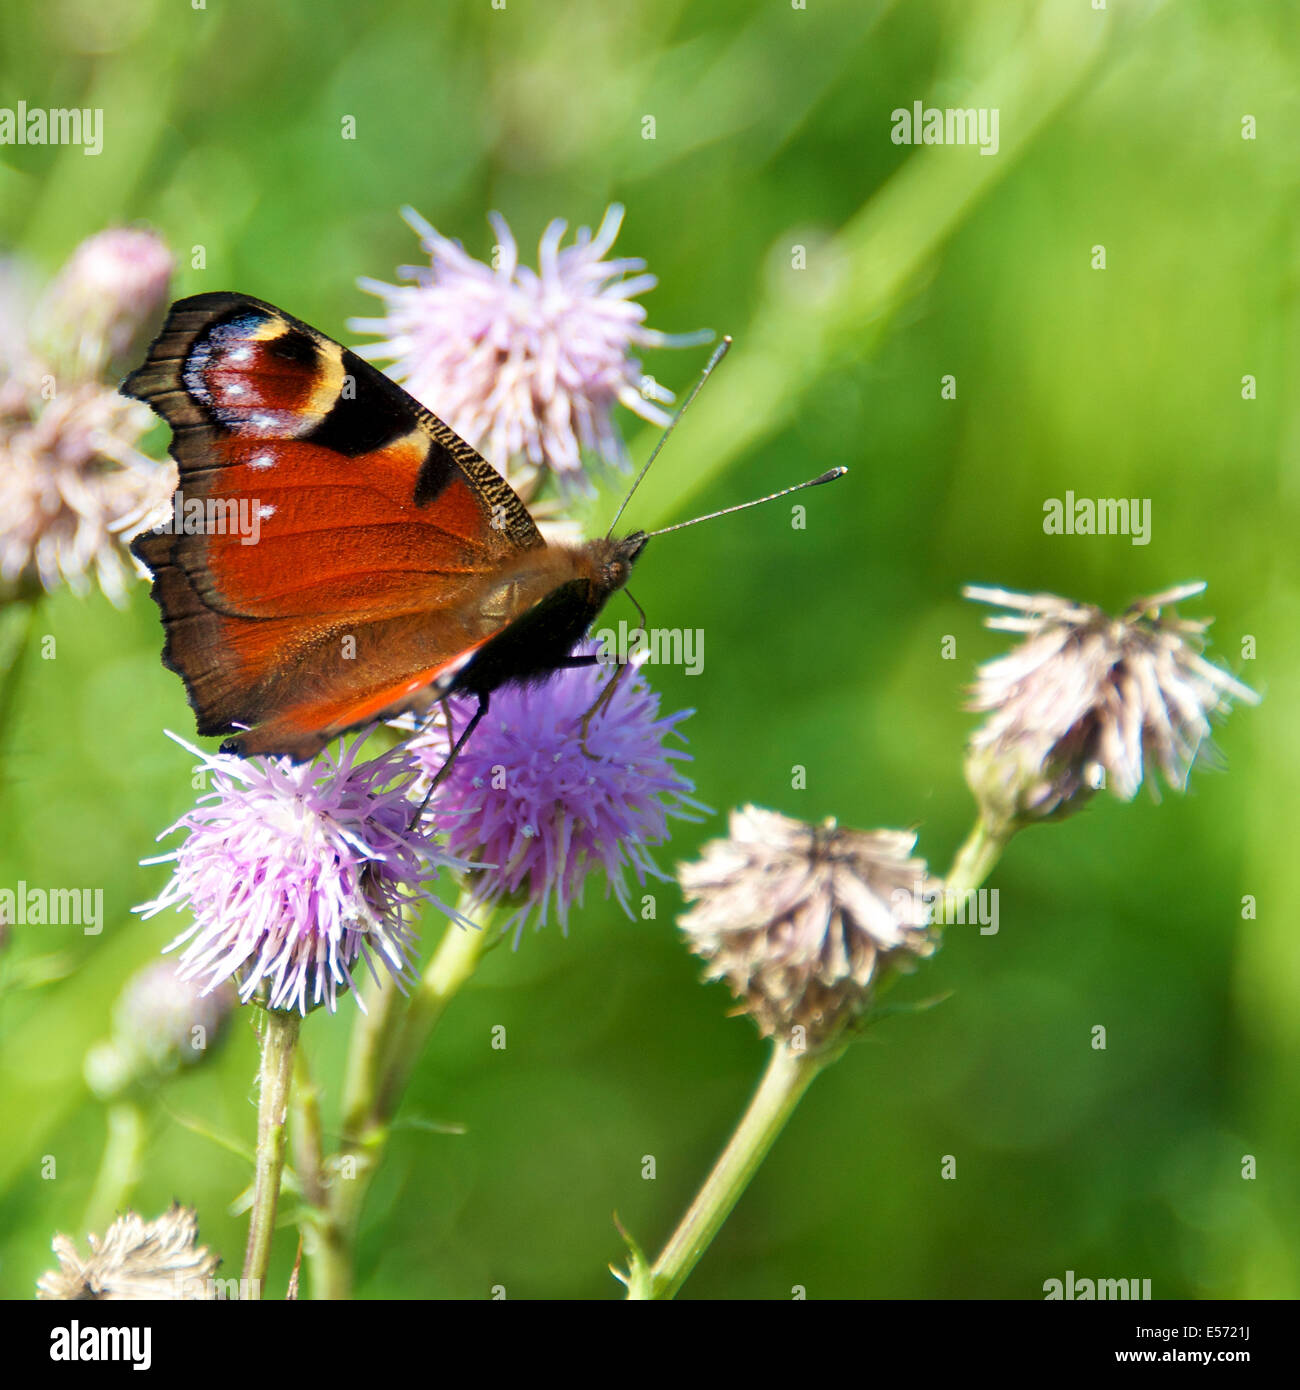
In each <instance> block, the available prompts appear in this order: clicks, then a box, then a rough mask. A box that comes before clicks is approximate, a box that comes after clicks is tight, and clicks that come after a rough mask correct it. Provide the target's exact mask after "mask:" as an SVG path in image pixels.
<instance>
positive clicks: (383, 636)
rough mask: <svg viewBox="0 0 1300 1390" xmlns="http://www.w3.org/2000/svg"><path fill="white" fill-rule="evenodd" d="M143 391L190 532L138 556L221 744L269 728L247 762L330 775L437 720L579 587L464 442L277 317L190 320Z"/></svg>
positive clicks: (164, 350) (212, 305)
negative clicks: (518, 624)
mask: <svg viewBox="0 0 1300 1390" xmlns="http://www.w3.org/2000/svg"><path fill="white" fill-rule="evenodd" d="M123 390H124V391H126V392H127V393H128V394H130V395H133V396H136V397H138V398H139V399H141V400H144V401H147V402H148V403H149V404H150V405H152V406H153V407H154V409H155V410H157V411H158V413H159V414H160V415H162V416H163V418H164V419H165V420H166V421H167V423H168V424H169V425H171V427H172V431H173V440H172V446H171V449H172V455H173V457H174V458H175V459H176V462H177V465H178V467H179V471H180V481H179V486H178V491H177V502H176V506H175V507H174V508H173V517H172V526H171V529H170V530H165V531H162V532H151V533H146V534H145V535H143V536H141V537H140V538H138V539H137V541H136V542H135V545H134V548H135V550H136V553H137V554H138V555H139V556H140V558H141V559H142V560H143V561H144V562H145V563H146V564H147V565H148V566H149V567H150V569H151V570H152V571H153V574H154V590H153V593H154V597H155V599H156V600H157V602H158V604H159V606H160V608H161V609H162V613H163V621H164V626H165V628H166V632H167V640H166V646H165V648H164V654H163V655H164V661H165V662H166V663H167V665H168V666H170V667H171V668H172V669H174V670H176V671H177V672H178V673H179V674H180V675H181V676H182V677H183V678H184V680H185V683H186V687H187V690H188V692H189V695H190V701H191V704H192V705H193V706H194V709H195V712H196V715H197V717H198V724H199V732H200V733H203V734H230V733H234V732H236V731H237V730H242V729H252V732H251V733H247V734H243V735H241V736H240V737H239V738H237V739H235V740H233V741H232V742H233V745H234V747H235V749H236V751H240V752H253V751H267V752H285V753H289V754H290V755H292V756H295V757H305V756H309V755H310V754H311V753H314V752H315V751H316V750H317V749H319V748H320V747H321V746H322V745H323V744H324V742H325V741H326V740H327V739H328V738H329V737H331V736H332V735H333V734H334V733H337V732H339V731H341V730H342V729H345V728H348V727H352V726H353V725H355V724H358V723H362V722H365V721H366V720H368V719H372V718H375V717H377V716H378V715H379V714H382V713H388V712H390V711H395V710H397V709H401V708H406V707H410V706H411V705H413V704H417V703H419V702H420V698H421V693H422V692H424V694H425V695H426V696H427V691H428V687H429V685H430V683H431V682H432V681H433V680H434V679H435V678H436V677H437V676H438V674H439V673H440V672H443V671H447V670H449V669H454V668H457V667H458V666H460V665H463V664H464V662H465V660H466V658H467V656H468V655H469V654H471V653H472V652H473V651H474V650H476V649H477V648H478V647H480V646H481V645H482V644H484V643H485V642H487V641H488V640H489V639H490V638H491V637H493V636H494V635H496V634H499V633H500V632H501V631H502V629H503V627H505V626H506V625H507V624H508V622H509V621H510V619H511V617H512V616H513V614H514V613H515V612H518V611H520V609H521V608H526V607H528V606H529V605H531V604H532V603H534V602H536V601H538V600H539V599H540V598H542V597H543V596H544V595H545V594H546V593H547V592H549V590H550V589H551V588H552V587H553V586H554V585H555V584H556V583H557V582H563V581H564V580H565V579H567V578H570V577H571V570H570V569H568V568H566V566H565V564H564V563H563V558H564V552H555V551H551V550H548V549H547V548H546V547H545V545H544V542H543V541H542V537H541V535H540V534H539V533H538V531H537V528H536V526H535V525H534V524H533V521H532V518H531V517H530V516H529V515H528V511H527V509H526V508H525V507H524V506H523V504H522V503H521V502H520V501H519V499H518V497H517V496H516V495H515V493H514V492H513V490H512V489H511V488H510V487H509V485H508V484H507V483H506V482H505V480H504V479H503V478H502V477H501V476H500V474H498V473H497V472H496V471H495V469H493V468H492V467H491V465H490V464H488V463H487V462H486V461H485V460H484V459H483V458H482V457H481V456H480V455H479V454H478V453H476V452H475V451H474V450H473V449H472V448H471V447H470V446H469V445H468V444H466V443H465V441H464V440H462V439H460V438H459V436H458V435H456V434H455V432H454V431H452V430H451V429H450V428H449V427H448V426H447V425H445V424H444V423H443V422H442V421H440V420H438V419H437V418H436V417H435V416H433V415H431V414H430V413H429V412H428V411H427V410H425V409H424V408H423V407H422V406H420V405H419V404H418V403H417V402H416V401H415V400H413V399H412V398H411V397H410V396H409V395H408V394H407V393H406V392H405V391H403V390H402V389H401V388H400V387H399V386H397V385H396V384H395V383H394V382H392V381H391V380H389V378H387V377H385V376H384V375H383V374H382V373H381V372H379V371H378V370H376V369H375V368H374V367H372V366H370V365H369V364H368V363H366V362H364V361H362V359H361V358H359V357H357V356H356V355H355V354H353V353H351V352H349V351H347V350H346V349H345V348H343V347H341V346H339V344H337V343H335V342H333V341H332V340H331V339H329V338H327V337H325V336H324V335H323V334H321V333H319V332H317V331H316V330H315V329H313V328H310V327H309V326H308V325H306V324H304V323H301V322H300V321H299V320H297V319H295V318H292V317H291V316H289V315H288V314H285V313H284V312H283V311H281V310H279V309H276V308H275V307H274V306H272V305H270V304H265V303H263V302H262V301H260V300H256V299H252V298H249V297H247V296H243V295H236V294H226V293H219V294H205V295H197V296H195V297H193V298H191V299H184V300H180V301H178V302H177V303H176V304H175V305H173V307H172V309H171V312H170V314H169V316H168V319H167V323H166V325H165V327H164V329H163V331H162V333H161V334H160V335H159V337H158V339H157V340H156V341H155V343H154V344H153V346H152V347H151V348H150V351H149V355H148V357H147V359H146V361H145V363H144V364H143V366H141V367H140V368H139V370H137V371H136V372H134V373H133V374H132V375H131V376H130V377H129V378H128V379H127V381H126V383H125V384H124V386H123ZM530 551H537V552H538V554H537V555H536V558H535V560H534V559H533V558H532V557H530V556H529V555H528V552H530ZM503 575H505V576H507V579H506V580H503V578H502V576H503ZM503 594H505V595H506V597H507V598H508V601H506V599H503V597H502V595H503ZM255 726H261V727H255Z"/></svg>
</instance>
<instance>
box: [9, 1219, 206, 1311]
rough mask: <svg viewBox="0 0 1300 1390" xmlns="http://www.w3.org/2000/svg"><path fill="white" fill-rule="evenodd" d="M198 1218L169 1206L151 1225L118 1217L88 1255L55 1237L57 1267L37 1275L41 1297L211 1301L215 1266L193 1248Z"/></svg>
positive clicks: (95, 1240)
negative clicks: (82, 1254) (207, 1299)
mask: <svg viewBox="0 0 1300 1390" xmlns="http://www.w3.org/2000/svg"><path fill="white" fill-rule="evenodd" d="M198 1235H199V1226H198V1218H197V1216H196V1215H195V1213H194V1212H193V1211H192V1210H191V1209H190V1208H189V1207H182V1206H180V1205H179V1204H174V1205H173V1206H172V1207H171V1209H170V1210H169V1211H165V1212H164V1213H163V1214H162V1215H161V1216H160V1217H159V1218H158V1219H157V1220H156V1221H145V1220H144V1219H143V1218H142V1217H141V1216H138V1215H137V1214H136V1213H135V1212H133V1211H128V1212H127V1213H126V1214H125V1215H124V1216H119V1217H118V1218H117V1220H116V1221H114V1222H113V1224H112V1225H111V1226H110V1227H109V1228H108V1230H107V1231H106V1232H105V1233H104V1237H103V1239H102V1240H101V1239H100V1238H99V1237H97V1236H91V1237H90V1254H89V1255H88V1256H85V1257H84V1258H83V1256H81V1255H80V1254H79V1253H78V1252H77V1247H76V1246H75V1245H74V1244H73V1243H72V1241H71V1240H70V1239H69V1238H68V1237H67V1236H63V1235H59V1236H55V1237H54V1242H53V1248H54V1253H55V1254H56V1255H57V1256H58V1257H59V1265H58V1268H57V1269H52V1270H50V1271H49V1272H48V1273H46V1274H43V1275H41V1277H40V1279H39V1280H38V1281H37V1285H36V1296H37V1298H43V1299H77V1300H86V1299H105V1300H126V1299H206V1298H216V1296H217V1295H216V1290H215V1287H214V1285H213V1282H212V1280H213V1276H214V1275H215V1274H216V1272H217V1266H218V1265H219V1264H220V1263H221V1260H220V1259H219V1258H218V1256H216V1255H213V1254H211V1253H210V1252H209V1251H208V1249H207V1247H206V1246H202V1245H198V1244H197V1241H198Z"/></svg>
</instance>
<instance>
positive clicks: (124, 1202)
mask: <svg viewBox="0 0 1300 1390" xmlns="http://www.w3.org/2000/svg"><path fill="white" fill-rule="evenodd" d="M107 1120H108V1136H107V1139H106V1141H105V1144H104V1156H103V1158H102V1159H101V1160H100V1164H99V1173H98V1175H97V1176H96V1178H95V1187H94V1190H93V1191H92V1192H91V1195H90V1201H89V1203H88V1204H87V1206H86V1221H85V1228H86V1230H88V1231H102V1230H104V1229H105V1227H106V1226H107V1225H108V1224H109V1222H110V1221H112V1220H113V1217H114V1216H115V1215H116V1214H117V1213H118V1212H120V1211H122V1210H124V1209H125V1208H126V1207H127V1206H128V1205H129V1203H130V1200H131V1193H132V1192H133V1191H134V1189H135V1185H136V1182H137V1181H138V1180H139V1177H140V1159H141V1156H142V1155H143V1153H144V1147H145V1120H144V1115H143V1113H142V1112H141V1110H140V1107H139V1106H138V1105H136V1104H135V1103H134V1102H133V1101H129V1100H120V1101H115V1102H114V1103H113V1104H112V1105H110V1106H109V1107H108V1116H107Z"/></svg>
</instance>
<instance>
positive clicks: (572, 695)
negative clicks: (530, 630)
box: [411, 643, 699, 942]
mask: <svg viewBox="0 0 1300 1390" xmlns="http://www.w3.org/2000/svg"><path fill="white" fill-rule="evenodd" d="M595 649H596V648H595V644H594V643H591V644H587V645H585V646H584V647H582V648H580V650H582V651H594V650H595ZM612 678H613V676H612V671H611V669H610V668H609V667H605V666H587V667H578V668H575V669H571V670H564V671H560V672H557V673H556V674H555V675H554V676H553V677H552V678H551V679H550V680H549V681H547V682H546V683H545V684H544V685H540V686H532V687H515V686H507V687H504V688H502V689H500V690H498V691H495V692H494V693H493V695H492V703H491V708H490V710H489V713H488V714H487V715H486V716H485V717H484V719H483V722H482V723H481V724H480V725H479V727H478V728H477V729H476V730H475V732H474V734H473V736H472V737H471V738H470V740H469V742H468V743H467V744H466V745H465V747H464V749H463V750H462V751H461V753H460V755H459V757H458V758H457V759H456V762H455V764H454V765H453V767H452V770H451V772H450V774H449V775H448V777H447V779H446V781H445V782H443V783H442V785H441V786H440V787H439V788H438V791H437V793H436V795H435V797H434V799H433V801H432V803H431V804H430V808H429V811H430V816H431V819H432V821H433V823H434V824H435V825H436V826H438V828H439V829H440V830H442V831H445V832H446V835H447V847H448V849H449V850H451V852H452V853H454V854H456V855H459V856H463V857H465V858H473V859H474V860H475V861H477V864H478V865H479V866H480V867H478V868H476V870H475V872H474V874H473V876H472V878H471V879H470V884H471V887H472V890H473V895H474V897H475V898H476V899H477V900H478V901H480V902H483V903H490V904H496V903H501V902H505V903H507V904H508V905H509V906H511V907H513V911H512V912H511V914H510V916H509V918H508V920H507V921H506V924H505V925H506V929H507V930H510V929H513V930H514V932H515V939H516V942H517V941H518V938H519V934H520V933H521V932H522V930H523V927H524V925H525V923H526V922H527V921H528V920H529V919H530V918H533V919H535V925H536V926H537V927H541V926H544V925H545V924H546V922H547V920H548V917H549V915H550V913H551V911H552V910H554V912H555V915H556V917H557V918H558V919H559V922H560V925H561V927H562V928H566V927H567V925H568V914H569V909H570V907H571V906H572V904H573V903H575V902H577V903H581V901H582V894H583V888H584V885H585V883H586V880H587V877H588V875H590V874H591V872H592V871H593V870H594V869H597V868H599V869H601V870H602V871H603V873H604V878H605V895H606V897H607V898H608V897H609V896H610V895H611V894H612V895H613V896H614V897H615V898H617V900H618V902H619V904H620V906H621V907H622V908H623V910H624V911H625V912H627V913H628V914H629V915H630V914H631V902H630V898H629V884H628V875H629V873H630V874H631V875H632V877H633V878H634V879H635V880H636V882H637V883H638V884H642V885H644V884H645V883H646V881H647V880H648V879H651V878H655V879H666V878H667V877H668V876H667V875H666V874H664V873H662V872H661V871H660V870H659V869H658V868H657V867H656V865H655V862H654V860H653V858H652V857H651V854H650V849H651V847H652V846H654V845H657V844H662V843H663V842H664V841H665V840H666V839H667V838H668V834H669V829H668V822H669V820H670V819H671V818H673V817H686V818H688V819H689V818H690V813H691V812H692V811H693V810H696V809H699V807H698V803H697V802H694V801H692V800H691V798H690V793H691V791H692V790H693V787H692V785H691V783H690V782H688V781H687V780H686V778H685V777H683V776H682V775H681V773H680V772H678V770H677V767H676V764H677V763H678V762H679V761H681V760H683V759H687V758H688V756H689V755H688V754H687V753H686V752H685V751H683V750H682V749H680V748H674V747H671V746H670V740H672V739H674V738H679V737H680V735H679V734H678V731H677V726H678V725H679V724H680V723H681V722H682V720H683V719H685V718H686V717H687V716H688V714H689V713H690V711H689V710H681V711H678V712H677V713H676V714H669V715H663V714H661V713H660V711H659V696H658V695H657V694H656V693H655V691H654V690H653V689H652V688H651V687H650V686H649V685H648V684H647V682H646V681H645V678H644V677H643V676H642V674H641V673H640V672H639V671H634V672H627V673H625V674H624V676H623V678H622V680H620V681H619V683H618V685H617V686H616V687H615V690H614V693H613V695H612V696H611V697H610V699H609V701H608V703H607V704H606V706H605V707H604V709H603V710H601V711H600V712H599V713H598V714H597V715H596V716H595V717H594V718H593V719H592V721H591V724H590V726H589V729H588V731H587V738H586V747H587V750H588V751H584V749H583V735H582V723H583V719H584V717H585V715H586V714H587V711H588V710H589V709H590V708H591V706H592V705H593V703H594V702H595V701H596V699H597V697H598V696H599V695H600V694H601V692H602V689H603V688H604V684H605V682H606V681H607V680H610V679H612ZM450 703H451V707H452V725H453V732H459V731H460V730H463V729H464V728H465V724H466V721H467V720H468V719H469V718H470V716H471V714H472V713H473V709H474V702H473V700H469V699H454V700H452V701H451V702H450ZM411 747H412V751H414V752H415V753H416V754H417V756H418V757H419V759H420V761H421V762H422V763H423V765H424V766H425V768H426V770H427V771H428V772H430V773H431V774H432V773H435V772H436V771H437V770H438V769H439V768H441V766H442V764H443V761H444V759H445V758H446V756H447V749H448V741H447V731H446V729H445V728H441V727H437V726H435V727H434V728H433V729H432V730H431V731H430V732H429V734H427V735H424V736H422V737H421V738H419V739H417V740H415V742H414V743H412V745H411Z"/></svg>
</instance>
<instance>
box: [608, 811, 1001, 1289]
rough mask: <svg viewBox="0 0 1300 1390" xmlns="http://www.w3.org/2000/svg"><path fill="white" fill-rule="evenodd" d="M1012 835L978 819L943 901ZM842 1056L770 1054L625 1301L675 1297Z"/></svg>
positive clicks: (972, 884) (990, 861) (968, 886)
mask: <svg viewBox="0 0 1300 1390" xmlns="http://www.w3.org/2000/svg"><path fill="white" fill-rule="evenodd" d="M1014 833H1015V832H1014V828H1013V827H1010V826H1007V825H995V824H994V823H993V822H991V821H989V820H988V819H986V818H985V817H984V816H983V815H981V816H980V817H979V818H978V819H977V820H976V822H975V825H974V827H973V828H972V830H971V832H970V834H969V835H968V836H967V837H966V841H965V843H964V844H963V845H962V846H961V848H960V849H959V850H958V851H957V855H956V857H955V858H954V860H953V864H952V868H951V870H950V871H949V873H948V876H947V878H946V879H945V880H944V892H945V895H946V897H947V898H949V899H955V898H958V897H960V896H962V895H963V894H965V893H969V892H972V891H973V890H974V889H976V888H978V887H979V886H980V884H981V883H983V882H984V880H985V879H986V878H987V877H988V876H989V874H990V873H991V872H992V870H993V866H994V865H995V864H996V863H997V861H998V859H999V858H1000V857H1001V854H1002V851H1003V850H1004V849H1005V848H1006V846H1007V842H1008V841H1009V840H1010V838H1011V836H1012V835H1013V834H1014ZM945 920H946V918H945ZM843 1051H844V1047H843V1046H841V1047H838V1048H833V1049H829V1050H827V1051H824V1052H820V1053H816V1054H807V1053H795V1052H792V1051H790V1049H789V1048H788V1047H786V1046H785V1044H784V1043H777V1044H775V1045H774V1046H773V1048H772V1057H771V1060H770V1061H769V1062H768V1067H767V1072H766V1073H765V1074H764V1076H763V1080H762V1081H761V1082H760V1083H759V1087H758V1090H757V1091H756V1092H755V1093H754V1098H753V1100H751V1101H750V1103H749V1108H748V1109H747V1110H746V1111H745V1114H744V1116H743V1117H742V1118H741V1121H740V1124H739V1125H738V1126H737V1127H736V1130H735V1133H734V1134H733V1135H732V1136H731V1140H730V1141H729V1143H728V1144H727V1147H726V1148H725V1149H724V1150H723V1151H722V1156H721V1157H720V1158H719V1159H718V1161H717V1163H715V1164H714V1166H713V1171H712V1172H711V1173H710V1174H709V1176H708V1177H707V1178H706V1179H705V1181H704V1185H703V1187H701V1188H700V1190H699V1193H698V1195H697V1196H696V1198H695V1200H694V1201H693V1202H692V1203H691V1205H690V1208H689V1209H688V1211H687V1212H686V1215H685V1216H684V1217H683V1218H682V1220H681V1222H680V1224H679V1225H678V1227H677V1229H676V1230H675V1231H674V1232H673V1234H672V1236H671V1237H670V1239H669V1241H668V1244H667V1245H665V1246H664V1249H663V1253H662V1254H661V1255H660V1256H659V1258H658V1259H657V1260H656V1261H655V1264H654V1267H653V1268H646V1266H645V1264H644V1262H643V1261H642V1259H641V1257H640V1255H639V1252H636V1251H635V1250H634V1252H633V1258H632V1267H631V1272H630V1273H629V1275H628V1278H627V1285H628V1298H629V1300H643V1299H668V1298H672V1297H674V1296H675V1295H676V1293H677V1291H678V1290H679V1289H680V1288H681V1286H682V1285H683V1284H684V1283H685V1282H686V1279H687V1277H688V1276H689V1275H690V1272H691V1270H693V1269H694V1268H695V1265H696V1263H697V1262H698V1261H699V1258H700V1256H701V1255H702V1254H703V1253H704V1252H705V1251H706V1250H707V1249H708V1248H709V1245H710V1244H711V1242H712V1241H713V1238H714V1237H715V1236H716V1235H717V1234H718V1232H719V1231H720V1230H721V1229H722V1225H723V1223H724V1222H725V1221H726V1219H727V1217H728V1216H729V1215H730V1214H731V1210H732V1208H733V1207H734V1206H735V1205H736V1202H737V1201H738V1200H739V1199H740V1195H741V1193H742V1192H744V1190H745V1188H746V1187H747V1186H748V1185H749V1181H750V1179H751V1178H752V1177H753V1176H754V1174H755V1173H756V1172H757V1171H758V1168H759V1165H760V1164H761V1163H762V1162H763V1159H764V1158H765V1157H766V1156H767V1153H768V1151H769V1150H770V1149H771V1147H772V1145H773V1143H774V1142H775V1140H776V1137H777V1135H778V1134H780V1132H781V1130H782V1129H783V1128H784V1127H785V1123H786V1121H787V1120H788V1119H789V1118H790V1116H791V1115H792V1114H793V1113H794V1109H795V1106H797V1105H798V1104H799V1101H800V1099H801V1097H802V1096H803V1093H804V1092H805V1091H806V1090H807V1089H808V1087H809V1086H811V1085H812V1083H813V1081H814V1080H815V1079H816V1077H817V1076H818V1075H820V1073H821V1072H822V1071H823V1070H825V1068H826V1067H828V1066H829V1065H830V1064H831V1063H832V1062H834V1061H835V1060H836V1059H837V1058H838V1057H839V1056H840V1055H841V1054H842V1053H843Z"/></svg>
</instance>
